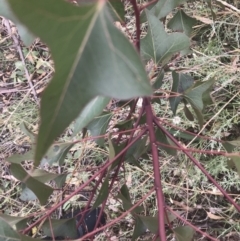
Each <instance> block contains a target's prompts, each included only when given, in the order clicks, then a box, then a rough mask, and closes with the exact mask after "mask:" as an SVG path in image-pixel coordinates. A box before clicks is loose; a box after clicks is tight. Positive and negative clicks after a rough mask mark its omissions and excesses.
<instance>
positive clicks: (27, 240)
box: [19, 234, 74, 241]
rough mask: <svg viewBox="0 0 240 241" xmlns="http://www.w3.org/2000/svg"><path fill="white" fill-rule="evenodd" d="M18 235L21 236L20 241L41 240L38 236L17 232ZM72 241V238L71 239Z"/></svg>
mask: <svg viewBox="0 0 240 241" xmlns="http://www.w3.org/2000/svg"><path fill="white" fill-rule="evenodd" d="M19 236H20V237H21V241H42V239H38V238H32V237H29V236H26V235H23V234H19ZM72 241H74V240H72Z"/></svg>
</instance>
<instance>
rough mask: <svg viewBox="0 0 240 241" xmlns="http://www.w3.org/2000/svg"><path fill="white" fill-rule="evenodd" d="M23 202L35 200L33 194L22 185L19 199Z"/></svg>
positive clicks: (35, 197)
mask: <svg viewBox="0 0 240 241" xmlns="http://www.w3.org/2000/svg"><path fill="white" fill-rule="evenodd" d="M19 198H20V199H21V200H22V201H24V202H29V201H34V200H36V199H37V196H36V195H35V193H34V192H33V191H32V190H31V189H29V188H28V187H27V186H26V185H25V184H24V183H23V184H22V191H21V195H20V197H19Z"/></svg>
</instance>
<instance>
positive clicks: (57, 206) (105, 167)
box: [22, 129, 147, 234]
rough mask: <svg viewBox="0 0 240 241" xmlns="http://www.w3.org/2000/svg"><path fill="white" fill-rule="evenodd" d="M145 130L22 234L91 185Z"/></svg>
mask: <svg viewBox="0 0 240 241" xmlns="http://www.w3.org/2000/svg"><path fill="white" fill-rule="evenodd" d="M146 131H147V130H146V129H145V130H144V131H142V132H141V133H140V134H139V135H138V136H136V137H135V138H134V139H133V140H132V141H131V143H129V145H127V146H126V147H124V148H123V149H122V150H121V151H120V152H119V153H118V154H117V155H116V156H115V157H114V158H113V159H111V160H109V161H108V162H107V163H106V164H105V165H104V166H103V167H102V168H101V169H100V170H99V171H98V172H96V173H95V174H94V175H93V176H92V177H91V178H89V179H88V181H87V182H85V183H84V184H82V185H81V186H80V187H78V188H77V189H76V190H75V191H74V192H72V193H71V194H70V195H69V196H68V197H66V198H65V199H64V200H62V201H61V202H59V203H58V204H57V205H55V207H53V208H52V209H50V210H48V211H46V213H45V215H43V216H42V217H41V218H39V219H38V220H37V221H36V222H34V223H32V224H31V225H30V226H29V227H27V228H26V229H24V230H23V232H22V233H23V234H26V233H28V232H29V231H30V230H31V229H32V228H33V227H35V226H36V225H37V224H38V223H40V222H41V221H42V220H43V219H45V218H46V217H47V216H49V215H51V214H52V213H53V212H54V211H55V210H56V209H57V208H59V207H61V206H62V205H63V204H64V203H65V202H67V201H68V200H69V199H71V198H72V197H73V196H75V195H76V194H77V193H79V192H80V191H81V190H82V189H83V188H85V187H86V186H87V185H89V183H91V182H92V181H93V180H94V179H95V178H96V177H97V176H98V175H99V174H101V173H102V172H104V171H105V170H106V169H107V168H108V167H109V166H110V165H111V164H112V163H113V162H115V161H116V160H117V159H118V158H119V157H120V156H121V155H122V154H123V153H125V152H126V151H127V150H128V149H129V147H130V146H132V145H133V144H134V143H135V142H136V141H137V140H139V139H140V138H141V137H142V135H144V134H145V133H146Z"/></svg>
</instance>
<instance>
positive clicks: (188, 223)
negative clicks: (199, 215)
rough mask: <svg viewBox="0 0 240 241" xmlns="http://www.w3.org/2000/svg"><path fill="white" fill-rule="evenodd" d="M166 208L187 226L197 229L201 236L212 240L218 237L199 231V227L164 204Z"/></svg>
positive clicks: (216, 240) (214, 240) (215, 240)
mask: <svg viewBox="0 0 240 241" xmlns="http://www.w3.org/2000/svg"><path fill="white" fill-rule="evenodd" d="M166 209H167V210H168V211H169V212H171V213H172V214H173V215H174V216H176V217H177V218H179V219H180V220H181V221H183V222H184V223H186V224H187V225H188V226H190V227H192V228H193V229H194V230H195V231H197V232H198V233H200V234H202V235H203V237H207V238H209V239H210V240H212V241H218V239H215V238H213V237H211V236H210V235H208V234H207V233H205V232H203V231H201V230H200V229H198V228H196V227H195V226H194V225H193V224H191V223H190V222H188V221H187V220H185V219H184V218H182V217H181V216H180V215H179V214H178V213H177V212H175V211H173V210H172V209H171V208H170V207H168V206H166Z"/></svg>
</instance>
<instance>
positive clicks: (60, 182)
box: [54, 174, 68, 188]
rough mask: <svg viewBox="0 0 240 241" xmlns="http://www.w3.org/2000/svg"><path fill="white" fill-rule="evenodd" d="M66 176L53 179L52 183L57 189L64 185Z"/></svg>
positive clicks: (61, 175) (62, 175)
mask: <svg viewBox="0 0 240 241" xmlns="http://www.w3.org/2000/svg"><path fill="white" fill-rule="evenodd" d="M67 175H68V174H60V175H58V176H57V177H56V178H54V181H55V183H56V185H57V186H58V188H61V187H62V186H63V185H64V184H65V182H66V178H67Z"/></svg>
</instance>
